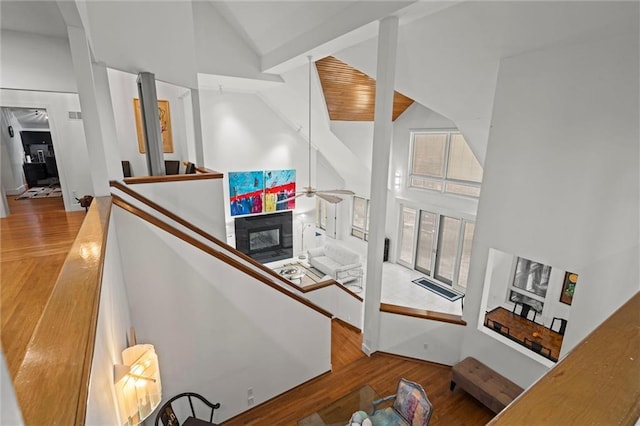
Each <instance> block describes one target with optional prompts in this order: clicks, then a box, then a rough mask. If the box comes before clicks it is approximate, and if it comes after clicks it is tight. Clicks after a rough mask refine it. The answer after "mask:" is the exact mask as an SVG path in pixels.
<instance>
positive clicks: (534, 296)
mask: <svg viewBox="0 0 640 426" xmlns="http://www.w3.org/2000/svg"><path fill="white" fill-rule="evenodd" d="M520 259H524V260H527V261H529V262H535V263H538V264H540V265H542V266H543V267H544V268H549V274H548V276H547V290H545V295H544V296H540V295H538V294H536V293H534V292H532V291H529V290H527V289H524V288H521V287H518V286H516V285H515V281H516V278H517V270H518V262H519V261H520ZM552 270H553V267H551V266H550V265H545V264H543V263H540V262H536V261H534V260H531V259H527V258H526V257H522V256H516V257H515V261H514V262H513V266H512V271H511V279H510V281H509V286H508V287H507V292H506V294H505V298H506V302H507V303H509V304H510V305H512V306H514V305H515V304H516V303H517V302H515V301H513V300H511V294H512V293H517V294H519V295H521V296H524V297H528V298H529V299H532V300H534V301H537V302H540V303H541V304H542V306H541V308H540V310H539V311H538V310H537V309H535V307H533V306H532V307H533V308H534V309H535V310H536V312H538V315H540V317H542V314H543V312H544V311H545V306H547V304H548V300H547V299H548V298H549V297H550V295H549V291H548V290H549V288H548V286H549V280H550V278H551V271H552ZM518 303H519V302H518ZM525 303H527V302H525ZM529 304H530V303H529Z"/></svg>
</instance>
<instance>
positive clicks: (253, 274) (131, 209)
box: [112, 195, 333, 318]
mask: <svg viewBox="0 0 640 426" xmlns="http://www.w3.org/2000/svg"><path fill="white" fill-rule="evenodd" d="M112 198H113V204H115V205H116V206H118V207H120V208H121V209H123V210H125V211H127V212H129V213H131V214H133V215H135V216H137V217H139V218H140V219H142V220H144V221H146V222H148V223H150V224H152V225H154V226H156V227H158V228H160V229H162V230H163V231H165V232H168V233H170V234H171V235H173V236H174V237H176V238H179V239H181V240H182V241H184V242H186V243H188V244H190V245H192V246H194V247H196V248H198V249H200V250H202V251H203V252H205V253H207V254H209V255H211V256H213V257H216V258H217V259H219V260H221V261H223V262H224V263H226V264H228V265H231V266H233V267H234V268H236V269H238V270H240V271H242V272H244V273H245V274H247V275H249V276H251V277H253V278H255V279H257V280H258V281H261V282H262V283H264V284H266V285H268V286H269V287H271V288H273V289H274V290H277V291H279V292H280V293H282V294H285V295H287V296H289V297H291V298H292V299H295V300H297V301H298V302H300V303H302V304H304V305H306V306H308V307H309V308H311V309H313V310H314V311H316V312H318V313H320V314H322V315H324V316H326V317H328V318H332V317H333V314H331V313H330V312H328V311H326V310H324V309H322V308H320V307H319V306H317V305H315V304H313V303H312V302H311V301H309V300H308V299H305V298H304V297H301V296H298V295H297V294H295V293H293V292H291V291H289V290H287V289H285V288H284V287H281V286H279V285H277V284H275V283H273V282H271V281H270V280H268V279H267V278H266V277H265V276H264V275H262V274H260V273H258V272H257V271H255V270H253V269H250V268H248V267H247V266H245V265H244V264H242V263H240V262H239V261H237V260H235V259H233V258H232V257H230V256H228V255H226V254H224V253H222V252H219V251H218V250H215V249H214V248H212V247H210V246H208V245H206V244H204V243H202V242H200V241H198V240H196V239H195V238H193V237H191V236H190V235H187V234H186V233H184V232H182V231H179V230H177V229H176V228H174V227H173V226H171V225H169V224H167V223H166V222H163V221H161V220H160V219H158V218H156V217H154V216H152V215H150V214H149V213H147V212H144V211H142V210H140V209H138V208H137V207H135V206H132V205H131V204H129V203H127V202H126V201H125V200H123V199H122V198H120V197H118V196H117V195H112Z"/></svg>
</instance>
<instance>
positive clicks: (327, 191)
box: [318, 189, 356, 195]
mask: <svg viewBox="0 0 640 426" xmlns="http://www.w3.org/2000/svg"><path fill="white" fill-rule="evenodd" d="M318 192H324V193H325V194H344V195H356V193H355V192H353V191H350V190H348V189H318Z"/></svg>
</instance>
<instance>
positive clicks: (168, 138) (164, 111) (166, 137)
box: [133, 98, 173, 154]
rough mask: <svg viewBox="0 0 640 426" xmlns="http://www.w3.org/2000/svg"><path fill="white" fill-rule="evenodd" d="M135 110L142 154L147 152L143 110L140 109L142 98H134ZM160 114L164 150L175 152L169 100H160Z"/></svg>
mask: <svg viewBox="0 0 640 426" xmlns="http://www.w3.org/2000/svg"><path fill="white" fill-rule="evenodd" d="M133 112H134V114H135V118H136V130H137V133H138V151H139V152H140V153H141V154H144V153H145V152H147V149H146V147H145V144H144V133H143V132H144V130H143V125H142V112H141V111H140V99H138V98H134V99H133ZM158 116H159V117H160V130H161V131H162V152H164V153H171V152H173V133H172V132H171V112H170V111H169V101H166V100H158Z"/></svg>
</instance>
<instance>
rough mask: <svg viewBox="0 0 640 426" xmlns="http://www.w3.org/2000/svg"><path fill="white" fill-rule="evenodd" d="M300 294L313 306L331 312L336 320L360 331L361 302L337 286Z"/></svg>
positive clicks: (362, 312) (362, 313)
mask: <svg viewBox="0 0 640 426" xmlns="http://www.w3.org/2000/svg"><path fill="white" fill-rule="evenodd" d="M301 294H302V296H303V297H306V298H307V299H309V300H311V301H312V302H313V303H314V304H316V305H318V306H320V307H321V308H323V309H326V310H327V311H329V312H331V313H332V314H333V316H335V317H336V318H340V319H341V320H343V321H344V322H347V323H349V324H351V325H352V326H354V327H356V328H359V329H360V330H362V319H363V318H362V316H363V315H364V305H363V302H361V301H360V300H358V299H356V298H355V297H353V296H352V295H350V294H347V292H346V291H344V290H342V289H341V288H339V287H338V286H335V285H331V286H328V287H323V288H320V289H318V290H314V291H310V292H308V293H301Z"/></svg>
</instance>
